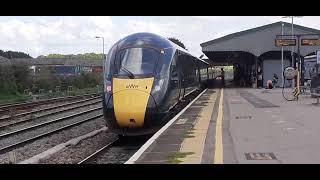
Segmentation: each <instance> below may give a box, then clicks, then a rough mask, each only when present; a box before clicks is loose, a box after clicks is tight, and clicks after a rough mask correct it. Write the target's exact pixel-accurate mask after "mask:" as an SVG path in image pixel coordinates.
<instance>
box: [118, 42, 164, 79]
mask: <svg viewBox="0 0 320 180" xmlns="http://www.w3.org/2000/svg"><path fill="white" fill-rule="evenodd" d="M158 58H159V52H157V51H155V50H153V49H150V48H128V49H124V50H122V51H120V52H118V54H117V59H116V64H117V70H118V74H119V75H127V72H125V71H124V70H123V69H122V68H121V67H124V69H126V70H127V71H130V72H131V73H132V74H134V75H145V74H153V72H154V67H155V64H156V62H157V60H158Z"/></svg>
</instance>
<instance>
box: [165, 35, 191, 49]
mask: <svg viewBox="0 0 320 180" xmlns="http://www.w3.org/2000/svg"><path fill="white" fill-rule="evenodd" d="M168 39H169V40H170V41H172V42H173V43H175V44H176V45H178V46H180V47H182V48H183V49H185V50H188V49H187V48H186V46H185V45H184V44H183V43H182V42H181V41H180V40H179V39H177V38H174V37H170V38H168Z"/></svg>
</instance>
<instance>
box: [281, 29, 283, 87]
mask: <svg viewBox="0 0 320 180" xmlns="http://www.w3.org/2000/svg"><path fill="white" fill-rule="evenodd" d="M283 26H284V24H283V23H282V25H281V35H282V37H283ZM281 77H282V79H281V82H282V87H284V77H283V46H281Z"/></svg>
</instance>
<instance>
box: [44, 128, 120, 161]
mask: <svg viewBox="0 0 320 180" xmlns="http://www.w3.org/2000/svg"><path fill="white" fill-rule="evenodd" d="M117 138H118V135H116V134H114V133H111V132H108V131H104V132H101V133H99V134H97V135H95V136H93V137H90V138H88V139H84V140H82V141H81V142H80V143H78V144H77V145H75V146H69V147H68V148H66V149H64V150H62V151H60V152H59V153H56V154H54V155H52V156H51V157H50V158H48V159H46V160H43V161H40V162H39V163H40V164H77V163H78V162H80V161H81V160H82V159H84V158H86V157H87V156H89V155H91V154H92V153H94V152H95V151H97V150H98V149H100V148H102V147H103V146H105V145H107V144H108V143H110V142H112V141H114V140H115V139H117Z"/></svg>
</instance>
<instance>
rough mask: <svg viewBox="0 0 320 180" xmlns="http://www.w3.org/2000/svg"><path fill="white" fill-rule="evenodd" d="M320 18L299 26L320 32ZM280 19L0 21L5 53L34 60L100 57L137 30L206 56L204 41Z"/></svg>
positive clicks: (308, 19) (304, 20) (303, 21)
mask: <svg viewBox="0 0 320 180" xmlns="http://www.w3.org/2000/svg"><path fill="white" fill-rule="evenodd" d="M319 20H320V18H319V17H311V16H310V17H303V18H296V19H295V22H296V23H297V24H300V25H305V26H308V27H312V28H318V29H320V24H317V23H315V22H319ZM276 21H286V22H291V19H288V18H282V16H190V17H181V16H173V17H121V18H119V17H109V16H80V17H71V16H67V17H44V16H41V17H23V18H21V17H6V18H2V19H1V18H0V24H1V26H0V44H1V47H0V49H4V50H16V51H24V52H26V53H29V54H30V55H32V56H33V57H37V56H39V55H46V54H50V53H62V54H77V53H85V52H96V53H100V52H101V51H102V50H101V48H102V45H101V43H102V42H101V40H99V39H95V38H94V37H95V36H103V37H104V38H105V51H106V52H107V51H108V49H109V48H110V47H111V45H112V44H113V43H115V42H116V41H118V40H119V39H120V38H123V37H125V36H127V35H129V34H132V33H135V32H152V33H156V34H159V35H162V36H164V37H176V38H178V39H180V40H181V41H182V42H183V43H184V44H185V45H186V47H187V48H188V49H189V51H190V52H191V53H194V54H195V55H197V56H200V55H201V54H202V52H201V47H200V43H203V42H205V41H209V40H212V39H215V38H219V37H221V36H225V35H227V34H230V33H234V32H238V31H243V30H246V29H250V28H254V27H258V26H262V25H266V24H269V23H273V22H276Z"/></svg>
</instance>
